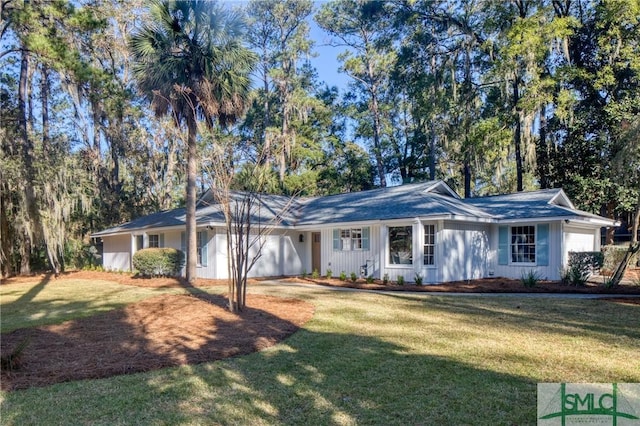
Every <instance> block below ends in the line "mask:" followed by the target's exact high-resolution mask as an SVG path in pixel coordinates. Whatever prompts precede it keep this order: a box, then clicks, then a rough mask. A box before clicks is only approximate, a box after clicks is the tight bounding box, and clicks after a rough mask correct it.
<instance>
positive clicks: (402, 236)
mask: <svg viewBox="0 0 640 426" xmlns="http://www.w3.org/2000/svg"><path fill="white" fill-rule="evenodd" d="M412 239H413V227H411V226H390V227H389V263H390V264H391V265H411V264H412V263H413V251H412V250H413V245H412Z"/></svg>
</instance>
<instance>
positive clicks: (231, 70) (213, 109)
mask: <svg viewBox="0 0 640 426" xmlns="http://www.w3.org/2000/svg"><path fill="white" fill-rule="evenodd" d="M150 13H151V19H150V21H149V22H147V23H146V24H145V25H144V26H143V27H142V29H140V31H138V32H136V33H135V35H134V36H133V37H132V38H131V42H130V47H131V51H132V53H133V57H134V61H135V64H134V68H133V70H134V73H135V76H136V79H137V82H138V87H139V89H140V91H141V92H143V93H144V94H145V96H146V97H147V98H148V99H149V101H150V102H151V106H152V108H153V109H154V112H155V114H156V115H158V116H164V115H167V114H171V115H172V117H173V119H174V121H175V124H176V126H182V125H185V124H186V126H187V131H188V138H187V188H186V189H187V205H186V210H187V217H186V222H187V223H186V225H187V233H186V234H187V235H186V237H187V238H186V248H187V268H186V279H187V281H188V282H190V283H192V282H193V281H194V280H195V277H196V258H197V248H196V217H195V213H196V172H197V171H196V158H197V149H196V137H197V133H198V126H197V124H198V120H199V119H203V120H204V122H205V123H206V124H207V125H208V126H213V125H214V124H216V123H219V124H220V125H221V126H226V125H229V124H232V123H233V122H234V121H235V120H236V119H237V118H238V117H239V116H240V115H242V114H243V112H244V110H245V107H246V105H247V104H248V96H249V90H250V73H251V71H252V69H253V64H254V63H255V62H256V58H255V55H254V54H253V53H252V52H251V51H250V50H248V49H247V48H245V47H244V46H243V44H242V41H241V38H240V36H241V35H242V30H243V23H242V21H241V19H240V16H239V15H237V14H235V13H233V12H231V11H229V10H225V9H223V8H222V7H220V6H219V5H218V4H217V3H215V2H211V1H206V0H191V1H154V2H153V3H152V4H151V6H150Z"/></svg>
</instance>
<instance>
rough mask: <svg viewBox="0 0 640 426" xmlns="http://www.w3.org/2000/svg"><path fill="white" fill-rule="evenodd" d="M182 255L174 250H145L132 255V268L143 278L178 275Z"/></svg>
mask: <svg viewBox="0 0 640 426" xmlns="http://www.w3.org/2000/svg"><path fill="white" fill-rule="evenodd" d="M183 265H184V253H182V252H181V251H180V250H176V249H174V248H146V249H142V250H138V251H137V252H136V253H135V254H134V255H133V267H134V268H135V269H136V271H138V273H140V275H142V276H145V277H159V276H173V275H178V274H179V272H180V269H182V266H183Z"/></svg>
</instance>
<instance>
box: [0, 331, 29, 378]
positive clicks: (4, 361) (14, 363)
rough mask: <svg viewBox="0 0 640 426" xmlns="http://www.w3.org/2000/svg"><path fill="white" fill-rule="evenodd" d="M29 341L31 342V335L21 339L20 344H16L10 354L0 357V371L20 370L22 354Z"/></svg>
mask: <svg viewBox="0 0 640 426" xmlns="http://www.w3.org/2000/svg"><path fill="white" fill-rule="evenodd" d="M29 340H31V335H28V336H27V337H25V338H24V339H22V340H21V341H20V343H18V346H16V347H15V349H13V350H12V351H11V352H9V353H8V354H6V355H2V356H0V368H1V369H2V370H6V371H15V370H19V369H20V364H21V361H22V354H23V353H24V350H25V349H26V348H27V346H28V345H29Z"/></svg>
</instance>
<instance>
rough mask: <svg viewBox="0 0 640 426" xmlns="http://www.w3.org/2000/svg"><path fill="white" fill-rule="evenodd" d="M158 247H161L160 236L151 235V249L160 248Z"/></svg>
mask: <svg viewBox="0 0 640 426" xmlns="http://www.w3.org/2000/svg"><path fill="white" fill-rule="evenodd" d="M158 247H160V235H158V234H149V248H158Z"/></svg>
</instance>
